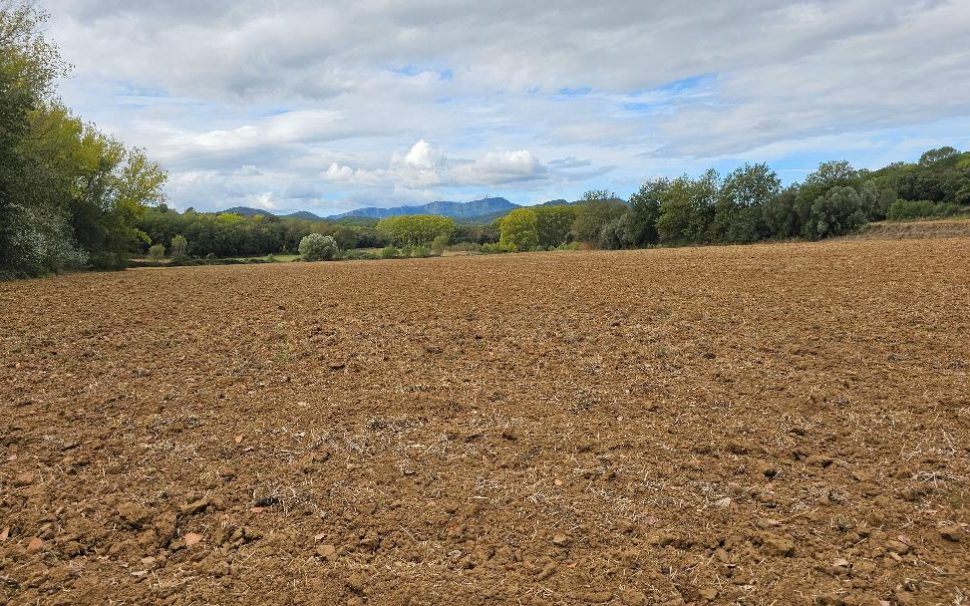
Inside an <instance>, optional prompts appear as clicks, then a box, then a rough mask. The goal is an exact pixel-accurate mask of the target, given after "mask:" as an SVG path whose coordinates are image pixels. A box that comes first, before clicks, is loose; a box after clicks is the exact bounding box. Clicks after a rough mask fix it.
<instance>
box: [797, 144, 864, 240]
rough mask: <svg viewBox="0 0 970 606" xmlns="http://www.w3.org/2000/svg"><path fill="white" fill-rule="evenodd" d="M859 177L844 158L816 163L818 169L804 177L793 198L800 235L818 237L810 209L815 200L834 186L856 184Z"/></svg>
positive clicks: (852, 185) (857, 172) (809, 237)
mask: <svg viewBox="0 0 970 606" xmlns="http://www.w3.org/2000/svg"><path fill="white" fill-rule="evenodd" d="M860 177H861V174H860V173H859V171H857V170H856V169H854V168H853V167H852V165H851V164H849V163H848V162H846V161H844V160H841V161H837V162H823V163H821V164H819V165H818V169H817V170H816V171H815V172H813V173H812V174H810V175H809V176H808V177H807V178H806V179H805V183H803V184H802V186H801V187H800V188H799V189H798V197H797V198H796V199H795V212H796V214H797V215H798V223H799V226H800V231H801V236H802V237H804V238H808V239H814V238H817V237H818V230H817V227H818V226H817V225H816V223H815V221H814V218H813V211H812V208H813V206H814V205H815V202H816V200H818V199H819V198H821V197H822V196H824V195H825V194H827V193H828V192H829V190H831V189H832V188H834V187H855V186H857V185H858V184H859V181H860Z"/></svg>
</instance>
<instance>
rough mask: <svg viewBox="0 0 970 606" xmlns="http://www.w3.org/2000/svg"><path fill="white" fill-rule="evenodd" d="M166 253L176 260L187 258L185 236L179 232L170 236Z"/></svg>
mask: <svg viewBox="0 0 970 606" xmlns="http://www.w3.org/2000/svg"><path fill="white" fill-rule="evenodd" d="M168 255H169V256H170V257H172V258H173V259H175V260H177V261H181V260H183V259H187V258H188V256H189V241H188V240H186V239H185V236H183V235H181V234H179V235H177V236H174V237H173V238H172V241H171V242H170V243H169V245H168Z"/></svg>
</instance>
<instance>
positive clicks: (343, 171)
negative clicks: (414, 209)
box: [321, 139, 548, 190]
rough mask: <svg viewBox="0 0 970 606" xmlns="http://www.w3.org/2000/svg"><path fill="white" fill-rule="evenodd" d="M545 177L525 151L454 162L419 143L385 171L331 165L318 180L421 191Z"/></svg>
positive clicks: (493, 153)
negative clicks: (440, 187) (382, 185)
mask: <svg viewBox="0 0 970 606" xmlns="http://www.w3.org/2000/svg"><path fill="white" fill-rule="evenodd" d="M547 174H548V170H547V168H546V167H545V166H543V165H542V164H541V163H540V162H539V160H538V159H536V157H535V156H534V155H532V153H531V152H529V151H527V150H517V151H490V152H486V153H485V154H483V155H481V156H479V157H478V158H475V159H473V160H466V159H453V158H449V157H448V156H446V155H445V153H444V152H443V151H442V150H440V149H437V148H435V147H433V146H432V145H431V144H430V143H428V142H427V141H425V140H424V139H421V140H420V141H418V142H417V143H415V144H414V145H413V146H411V148H410V149H409V150H408V151H407V152H405V153H397V152H395V153H394V154H393V155H392V156H391V159H390V162H389V164H388V167H387V168H381V169H374V170H367V169H362V168H351V167H349V166H342V165H340V164H337V163H336V162H334V163H332V164H331V165H330V166H329V167H328V168H327V170H326V171H325V172H324V173H323V174H322V175H321V176H322V177H323V178H324V179H326V180H327V181H330V182H333V183H343V184H352V185H366V186H378V185H381V184H384V185H387V186H395V185H398V186H401V187H402V188H403V189H412V190H420V189H426V188H431V187H435V186H439V185H445V186H452V187H464V186H490V187H491V186H501V185H508V184H511V183H516V182H522V181H531V180H536V179H542V178H544V177H545V176H546V175H547Z"/></svg>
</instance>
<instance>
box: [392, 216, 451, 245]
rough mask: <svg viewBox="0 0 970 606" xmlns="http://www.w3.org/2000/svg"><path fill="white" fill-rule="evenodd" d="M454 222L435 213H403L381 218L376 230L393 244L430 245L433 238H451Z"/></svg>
mask: <svg viewBox="0 0 970 606" xmlns="http://www.w3.org/2000/svg"><path fill="white" fill-rule="evenodd" d="M454 231H455V222H454V220H453V219H449V218H448V217H438V216H435V215H403V216H400V217H388V218H387V219H381V221H380V222H379V223H378V224H377V232H378V233H379V234H380V235H381V236H383V237H384V238H386V239H387V240H388V241H389V242H391V243H392V244H394V245H395V246H424V245H430V244H431V243H432V242H433V241H434V240H435V238H438V237H440V236H444V237H445V238H451V235H452V234H453V233H454Z"/></svg>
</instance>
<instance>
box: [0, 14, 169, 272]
mask: <svg viewBox="0 0 970 606" xmlns="http://www.w3.org/2000/svg"><path fill="white" fill-rule="evenodd" d="M47 18H48V17H47V14H46V13H44V12H43V11H41V10H39V9H37V8H36V7H35V5H34V4H33V3H32V2H29V1H18V0H0V278H12V277H27V276H36V275H41V274H44V273H51V272H58V271H64V270H68V269H81V268H99V269H114V268H121V267H125V266H126V264H127V255H128V253H129V252H130V251H132V250H137V249H138V248H139V247H140V246H142V245H144V244H146V243H147V235H146V234H145V233H144V232H143V231H141V230H139V229H138V228H137V227H136V226H135V223H136V221H137V220H138V218H139V217H140V216H141V214H142V213H143V212H144V211H145V209H146V208H147V207H148V205H151V204H158V203H160V202H162V201H163V200H164V195H163V190H162V187H163V185H164V183H165V180H166V173H165V171H163V170H162V169H161V168H160V167H159V166H158V165H157V164H155V163H153V162H151V161H150V160H149V159H148V158H147V157H146V156H145V153H144V152H143V151H142V150H140V149H132V148H128V147H125V146H124V145H123V144H122V143H121V142H119V141H117V140H115V139H113V138H112V137H109V136H107V135H105V134H104V133H102V132H100V131H99V130H98V129H97V128H96V127H95V126H94V125H92V124H89V123H86V122H84V121H82V120H81V119H80V118H78V117H76V116H74V115H72V114H71V112H70V111H69V110H68V109H67V108H65V107H64V106H63V105H62V104H61V103H60V102H59V101H58V100H57V98H56V96H55V90H54V83H55V81H56V79H57V78H58V77H61V76H63V75H65V74H66V71H67V70H66V66H65V63H64V62H63V61H62V60H61V57H60V55H59V54H58V50H57V48H56V46H54V45H53V44H52V43H50V42H49V41H48V40H47V39H46V38H45V37H44V35H43V26H44V23H45V22H46V20H47Z"/></svg>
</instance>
